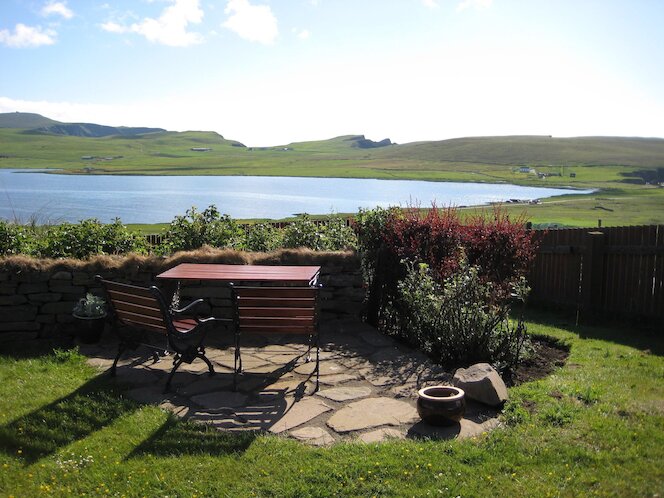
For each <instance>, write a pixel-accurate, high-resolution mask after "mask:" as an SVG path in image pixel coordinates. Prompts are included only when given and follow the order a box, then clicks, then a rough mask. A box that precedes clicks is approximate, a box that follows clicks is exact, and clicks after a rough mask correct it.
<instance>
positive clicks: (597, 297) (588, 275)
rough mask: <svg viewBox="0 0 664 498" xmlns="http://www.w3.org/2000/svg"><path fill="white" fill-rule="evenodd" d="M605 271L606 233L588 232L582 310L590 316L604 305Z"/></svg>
mask: <svg viewBox="0 0 664 498" xmlns="http://www.w3.org/2000/svg"><path fill="white" fill-rule="evenodd" d="M603 269H604V233H603V232H588V233H587V234H586V248H585V252H584V254H583V270H582V271H583V276H582V279H581V303H582V309H583V310H584V311H585V312H586V313H589V314H591V315H592V314H594V313H597V312H599V311H600V307H601V304H602V273H603Z"/></svg>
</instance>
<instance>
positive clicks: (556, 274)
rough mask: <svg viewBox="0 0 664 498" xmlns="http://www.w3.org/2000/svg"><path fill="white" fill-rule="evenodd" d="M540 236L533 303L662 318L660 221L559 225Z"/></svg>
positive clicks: (663, 230) (663, 262) (663, 260)
mask: <svg viewBox="0 0 664 498" xmlns="http://www.w3.org/2000/svg"><path fill="white" fill-rule="evenodd" d="M590 232H592V235H589V233H590ZM538 238H539V239H540V241H541V242H540V249H539V252H538V254H537V255H536V257H535V261H534V262H533V266H532V271H531V273H530V284H531V287H532V289H533V291H532V294H531V295H532V298H533V299H534V300H535V301H540V302H548V303H553V304H558V305H565V306H576V307H580V308H583V309H584V310H587V311H592V312H594V313H602V314H616V315H624V316H632V317H649V318H664V225H652V226H633V227H614V228H601V229H578V228H574V229H558V230H551V231H549V232H547V233H545V234H542V235H538ZM584 280H585V281H584ZM580 289H583V293H581V292H580Z"/></svg>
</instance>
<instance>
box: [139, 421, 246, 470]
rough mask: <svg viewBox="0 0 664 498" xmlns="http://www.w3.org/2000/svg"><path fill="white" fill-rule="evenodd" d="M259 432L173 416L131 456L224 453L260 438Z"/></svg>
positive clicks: (215, 454) (239, 449)
mask: <svg viewBox="0 0 664 498" xmlns="http://www.w3.org/2000/svg"><path fill="white" fill-rule="evenodd" d="M256 436H257V433H256V432H254V431H246V432H242V433H239V434H238V433H230V432H224V431H219V430H217V429H215V428H214V427H210V426H208V425H204V424H200V423H195V422H187V421H181V420H178V419H177V418H175V417H174V416H173V417H169V419H168V420H167V421H166V422H165V423H164V424H163V425H162V426H161V427H160V428H159V430H158V431H157V432H155V433H154V434H153V435H152V436H151V437H150V438H149V439H147V440H145V441H144V442H142V443H141V444H140V445H139V446H137V447H136V448H135V449H134V450H133V451H132V452H131V453H130V454H129V455H128V456H127V459H131V458H141V457H142V456H144V455H155V456H167V457H168V456H183V455H206V456H220V455H228V454H233V453H241V452H243V451H245V450H246V449H247V448H249V446H250V445H251V443H252V442H253V441H254V439H256Z"/></svg>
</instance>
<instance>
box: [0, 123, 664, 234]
mask: <svg viewBox="0 0 664 498" xmlns="http://www.w3.org/2000/svg"><path fill="white" fill-rule="evenodd" d="M661 142H662V144H664V141H661ZM354 143H355V142H354V141H353V137H338V138H335V139H331V140H324V141H317V142H304V143H294V144H288V145H285V146H280V147H265V148H261V147H258V148H256V147H253V148H251V147H248V148H245V147H238V146H234V145H233V142H232V141H229V140H225V139H224V138H223V137H221V136H220V135H218V134H216V133H213V132H185V133H176V132H163V133H152V134H146V135H142V136H138V137H106V138H81V137H66V136H49V135H32V134H25V133H23V132H21V130H15V129H0V167H2V168H59V169H61V170H63V172H66V173H76V174H123V175H259V176H302V177H321V178H329V177H341V178H380V179H400V180H429V181H455V182H486V183H510V184H517V185H528V186H547V187H566V186H570V187H576V188H582V189H587V188H595V189H601V191H600V192H599V193H597V194H594V195H591V196H567V197H561V198H554V199H550V200H545V201H544V202H543V203H542V204H541V205H538V206H527V207H526V208H524V206H521V205H519V206H509V207H508V209H509V210H510V211H511V212H515V213H516V212H524V211H525V212H526V213H527V216H528V217H529V219H531V220H532V221H533V222H535V223H560V224H564V225H571V226H594V225H596V224H597V220H598V219H602V223H603V224H605V225H617V224H641V223H664V189H658V188H656V187H652V186H648V185H643V184H637V183H628V181H630V180H634V179H635V178H636V177H635V176H634V175H636V174H637V173H638V172H640V171H644V170H646V171H654V170H655V169H656V168H658V167H659V168H664V147H663V146H662V144H660V141H657V140H654V141H653V140H639V139H601V138H600V139H578V140H576V141H574V140H572V141H569V140H568V141H566V140H562V139H557V140H556V139H550V138H548V137H511V138H510V139H509V140H508V141H507V142H506V139H505V138H504V137H498V138H496V137H485V138H478V139H457V140H448V141H443V142H421V143H413V144H405V145H401V146H388V147H381V148H375V149H362V148H358V147H354V146H353V144H354ZM193 147H207V148H210V149H211V150H209V151H207V152H195V151H192V150H191V148H193ZM88 156H94V157H95V159H93V160H90V159H83V157H88ZM104 158H112V159H104ZM602 161H603V162H602ZM523 166H527V167H529V168H532V170H534V171H536V172H538V173H545V174H547V175H560V176H547V177H545V178H541V177H539V176H538V175H537V174H536V173H535V172H534V171H533V172H529V173H523V172H520V167H523ZM572 175H573V176H572ZM183 214H184V213H183ZM146 230H148V229H146Z"/></svg>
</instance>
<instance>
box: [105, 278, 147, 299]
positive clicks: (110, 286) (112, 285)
mask: <svg viewBox="0 0 664 498" xmlns="http://www.w3.org/2000/svg"><path fill="white" fill-rule="evenodd" d="M104 285H105V286H106V289H107V290H108V291H114V292H119V293H125V292H131V295H134V296H141V297H147V298H150V299H152V300H154V296H153V295H152V293H151V292H150V289H148V288H145V287H138V286H137V285H131V284H121V283H119V282H112V281H110V280H104Z"/></svg>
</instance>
